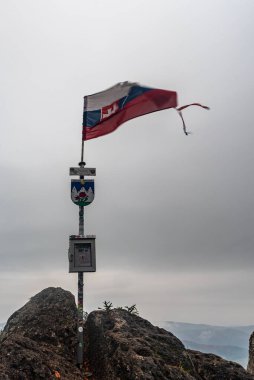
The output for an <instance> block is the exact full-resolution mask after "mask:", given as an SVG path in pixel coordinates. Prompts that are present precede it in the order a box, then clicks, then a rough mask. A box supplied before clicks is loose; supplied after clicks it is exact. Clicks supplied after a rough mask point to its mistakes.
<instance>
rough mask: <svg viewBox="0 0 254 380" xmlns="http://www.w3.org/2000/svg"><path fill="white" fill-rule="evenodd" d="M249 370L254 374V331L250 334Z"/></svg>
mask: <svg viewBox="0 0 254 380" xmlns="http://www.w3.org/2000/svg"><path fill="white" fill-rule="evenodd" d="M247 371H248V372H249V373H251V374H253V375H254V332H253V333H252V334H251V336H250V343H249V362H248V367H247Z"/></svg>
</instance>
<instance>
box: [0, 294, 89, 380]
mask: <svg viewBox="0 0 254 380" xmlns="http://www.w3.org/2000/svg"><path fill="white" fill-rule="evenodd" d="M76 323H77V308H76V305H75V299H74V296H73V295H72V294H71V293H70V292H67V291H65V290H63V289H61V288H47V289H45V290H43V291H41V292H40V293H38V294H37V295H36V296H34V297H33V298H31V300H30V301H29V302H28V303H27V304H26V305H25V306H23V307H22V308H21V309H20V310H18V311H16V312H15V313H14V314H13V315H12V316H11V317H10V318H9V320H8V321H7V324H6V326H5V328H4V331H3V332H2V334H1V335H0V374H1V376H0V379H1V380H37V379H38V380H39V379H57V378H60V379H61V380H81V379H82V380H83V379H84V378H83V377H82V376H81V373H80V371H79V369H78V368H77V367H76V359H75V349H76V345H77V341H76V332H77V324H76ZM59 376H60V377H59Z"/></svg>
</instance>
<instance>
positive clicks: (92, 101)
mask: <svg viewBox="0 0 254 380" xmlns="http://www.w3.org/2000/svg"><path fill="white" fill-rule="evenodd" d="M134 85H137V83H131V82H121V83H118V84H116V85H115V86H113V87H111V88H109V89H108V90H105V91H101V92H98V93H97V94H93V95H88V96H86V97H85V101H86V102H85V103H86V107H85V111H95V110H98V109H101V108H102V107H105V106H109V105H110V104H112V103H114V102H115V101H117V100H118V99H121V98H123V97H124V96H127V95H128V94H129V91H130V88H131V87H132V86H134Z"/></svg>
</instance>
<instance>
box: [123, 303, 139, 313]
mask: <svg viewBox="0 0 254 380" xmlns="http://www.w3.org/2000/svg"><path fill="white" fill-rule="evenodd" d="M125 309H126V310H127V311H128V312H129V313H131V314H134V315H138V309H137V307H136V304H134V305H132V306H125Z"/></svg>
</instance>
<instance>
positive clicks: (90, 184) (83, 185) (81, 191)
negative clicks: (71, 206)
mask: <svg viewBox="0 0 254 380" xmlns="http://www.w3.org/2000/svg"><path fill="white" fill-rule="evenodd" d="M71 200H72V202H73V203H75V205H77V206H88V205H90V204H91V203H92V201H93V200H94V180H93V179H87V180H86V179H80V180H78V179H72V180H71Z"/></svg>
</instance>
